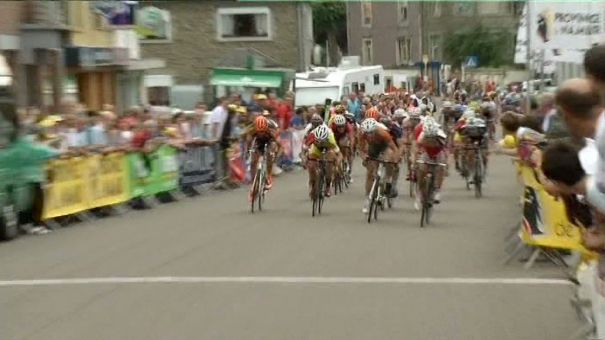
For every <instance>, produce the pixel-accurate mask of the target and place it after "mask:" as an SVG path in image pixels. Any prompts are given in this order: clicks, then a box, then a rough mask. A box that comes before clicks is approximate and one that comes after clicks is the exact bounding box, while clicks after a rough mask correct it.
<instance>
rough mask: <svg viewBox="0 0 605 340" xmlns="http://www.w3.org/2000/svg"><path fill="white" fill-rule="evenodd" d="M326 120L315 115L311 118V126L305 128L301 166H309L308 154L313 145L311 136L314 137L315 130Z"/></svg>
mask: <svg viewBox="0 0 605 340" xmlns="http://www.w3.org/2000/svg"><path fill="white" fill-rule="evenodd" d="M323 122H324V120H323V118H321V116H320V115H319V114H317V113H314V114H313V115H312V116H311V120H310V122H309V124H307V126H306V127H305V134H304V136H303V139H302V140H303V145H302V150H301V152H300V159H301V165H302V166H303V168H304V167H306V165H307V154H308V153H309V146H310V145H311V136H312V135H313V130H315V128H317V127H318V126H320V125H321V124H323Z"/></svg>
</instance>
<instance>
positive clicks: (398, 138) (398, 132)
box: [380, 116, 405, 198]
mask: <svg viewBox="0 0 605 340" xmlns="http://www.w3.org/2000/svg"><path fill="white" fill-rule="evenodd" d="M380 122H381V123H382V124H383V125H384V126H385V127H386V128H387V129H388V131H389V134H390V135H391V138H392V139H393V141H394V142H395V145H397V148H398V149H399V153H398V156H397V159H399V160H400V161H401V159H403V156H404V153H405V143H404V139H403V128H402V127H401V126H399V124H397V123H395V122H394V121H393V120H392V119H391V117H389V116H383V117H382V118H381V119H380ZM392 177H393V181H392V186H391V188H392V189H391V190H390V191H388V190H387V194H388V195H390V198H395V197H397V195H398V193H397V183H398V182H399V164H393V176H392Z"/></svg>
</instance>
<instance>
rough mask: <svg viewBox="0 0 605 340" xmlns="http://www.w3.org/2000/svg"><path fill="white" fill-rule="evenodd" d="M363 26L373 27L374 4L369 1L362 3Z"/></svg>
mask: <svg viewBox="0 0 605 340" xmlns="http://www.w3.org/2000/svg"><path fill="white" fill-rule="evenodd" d="M361 25H362V26H365V27H371V26H372V3H371V2H369V1H364V2H362V3H361Z"/></svg>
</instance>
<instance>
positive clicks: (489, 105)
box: [480, 94, 497, 139]
mask: <svg viewBox="0 0 605 340" xmlns="http://www.w3.org/2000/svg"><path fill="white" fill-rule="evenodd" d="M480 109H481V116H482V117H483V119H484V120H485V123H486V124H487V128H488V133H489V134H490V139H493V138H494V134H495V131H496V126H495V124H494V121H495V119H496V113H497V112H496V103H494V102H493V101H492V99H491V98H490V96H489V95H487V94H486V95H484V96H483V102H482V103H481V106H480Z"/></svg>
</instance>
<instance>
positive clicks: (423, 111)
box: [418, 104, 429, 115]
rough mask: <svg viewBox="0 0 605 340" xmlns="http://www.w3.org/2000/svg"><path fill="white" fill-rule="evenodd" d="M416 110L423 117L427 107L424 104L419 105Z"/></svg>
mask: <svg viewBox="0 0 605 340" xmlns="http://www.w3.org/2000/svg"><path fill="white" fill-rule="evenodd" d="M418 108H419V109H420V114H421V115H423V114H425V113H426V111H427V110H428V108H429V107H428V106H427V105H426V104H420V105H419V106H418Z"/></svg>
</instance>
